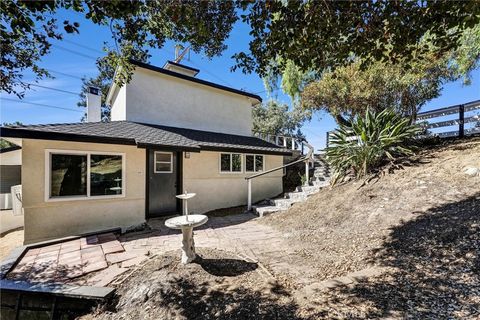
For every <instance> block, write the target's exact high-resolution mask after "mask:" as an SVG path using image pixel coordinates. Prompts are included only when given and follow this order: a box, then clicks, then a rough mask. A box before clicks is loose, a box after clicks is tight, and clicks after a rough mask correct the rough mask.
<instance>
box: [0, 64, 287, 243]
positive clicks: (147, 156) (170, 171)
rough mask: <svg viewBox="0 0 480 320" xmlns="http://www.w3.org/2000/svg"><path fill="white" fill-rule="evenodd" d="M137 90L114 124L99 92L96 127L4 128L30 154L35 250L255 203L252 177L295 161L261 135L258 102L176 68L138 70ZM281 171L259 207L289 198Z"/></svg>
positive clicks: (28, 208)
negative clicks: (185, 211)
mask: <svg viewBox="0 0 480 320" xmlns="http://www.w3.org/2000/svg"><path fill="white" fill-rule="evenodd" d="M133 63H134V65H135V66H136V68H135V71H134V74H133V77H132V80H131V81H130V83H128V84H126V85H124V86H122V87H119V86H117V85H115V84H113V85H112V87H111V88H110V91H109V93H108V103H109V104H110V105H111V106H112V109H111V121H110V122H100V95H99V94H100V93H99V92H98V89H95V88H90V92H89V94H88V96H87V100H88V102H87V104H88V107H87V122H82V123H68V124H46V125H26V126H14V127H2V128H1V129H0V130H1V131H0V134H1V136H2V137H7V138H8V139H9V140H10V141H15V142H16V143H18V144H19V145H21V146H22V192H23V208H24V215H25V243H32V242H37V241H43V240H47V239H52V238H58V237H64V236H70V235H79V234H84V233H87V232H95V231H100V230H105V229H109V228H116V227H120V228H122V229H123V230H126V229H129V228H132V227H134V226H138V225H141V224H142V223H144V222H145V221H146V219H149V218H154V217H161V216H164V215H171V214H175V213H180V212H182V208H181V205H182V204H181V202H180V201H178V200H177V199H176V198H175V195H176V194H179V193H183V192H184V191H185V190H187V191H188V192H195V193H196V194H197V196H196V197H195V198H193V199H192V200H191V201H189V209H190V211H192V212H194V213H205V212H208V211H211V210H214V209H219V208H227V207H233V206H238V205H245V204H246V203H247V182H246V180H245V177H247V176H250V175H252V174H254V173H256V172H260V171H264V170H268V169H271V168H275V167H278V166H281V165H282V164H283V158H284V156H285V155H290V154H291V152H290V151H289V150H287V149H285V148H282V147H279V146H278V145H276V144H273V143H269V142H267V141H265V140H262V139H259V138H257V137H254V136H253V135H252V107H254V106H255V105H257V104H259V103H261V98H260V97H259V96H257V95H255V94H251V93H247V92H244V91H241V90H237V89H233V88H230V87H226V86H222V85H219V84H215V83H212V82H208V81H204V80H201V79H198V78H196V77H195V76H196V74H197V73H198V72H199V70H198V69H194V68H191V67H187V66H184V65H181V64H178V63H175V62H171V61H169V62H167V63H166V64H165V65H164V67H163V68H160V67H155V66H152V65H148V64H144V63H140V62H133ZM282 176H283V172H282V171H281V170H279V171H276V172H273V173H269V174H267V175H264V176H261V177H258V178H257V179H256V181H255V183H254V184H253V187H252V188H253V191H252V197H253V201H258V200H261V199H264V198H267V197H272V196H275V195H278V194H280V193H281V192H282Z"/></svg>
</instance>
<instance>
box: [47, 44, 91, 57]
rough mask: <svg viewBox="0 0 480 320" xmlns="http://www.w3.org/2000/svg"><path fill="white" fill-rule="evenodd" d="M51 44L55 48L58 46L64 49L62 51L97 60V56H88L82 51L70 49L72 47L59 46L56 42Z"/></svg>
mask: <svg viewBox="0 0 480 320" xmlns="http://www.w3.org/2000/svg"><path fill="white" fill-rule="evenodd" d="M52 46H53V47H55V48H58V49H60V50H64V51H67V52H70V53H73V54H76V55H77V56H80V57H84V58H88V59H92V60H95V61H96V60H97V58H95V57H92V56H89V55H88V54H84V53H81V52H78V51H75V50H72V49H68V48H65V47H62V46H59V45H58V44H52Z"/></svg>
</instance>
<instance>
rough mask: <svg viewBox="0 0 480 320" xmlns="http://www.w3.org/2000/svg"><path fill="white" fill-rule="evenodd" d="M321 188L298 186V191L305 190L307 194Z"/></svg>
mask: <svg viewBox="0 0 480 320" xmlns="http://www.w3.org/2000/svg"><path fill="white" fill-rule="evenodd" d="M319 190H320V187H318V186H301V187H297V191H299V192H305V193H306V194H307V195H311V194H314V193H316V192H318V191H319Z"/></svg>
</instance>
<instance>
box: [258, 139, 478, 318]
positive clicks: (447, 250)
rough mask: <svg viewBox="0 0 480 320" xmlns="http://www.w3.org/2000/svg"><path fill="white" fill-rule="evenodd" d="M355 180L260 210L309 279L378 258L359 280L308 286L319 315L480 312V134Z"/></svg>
mask: <svg viewBox="0 0 480 320" xmlns="http://www.w3.org/2000/svg"><path fill="white" fill-rule="evenodd" d="M414 160H416V161H414V162H413V163H412V164H411V165H410V166H408V167H404V169H403V170H397V171H396V172H395V173H394V174H387V175H385V176H383V177H381V178H380V179H379V180H378V181H376V182H372V183H370V184H368V185H366V186H363V187H361V188H360V185H361V183H348V184H345V185H342V186H337V187H334V188H332V189H330V190H324V191H322V192H320V193H319V194H317V195H315V196H313V197H312V198H310V199H309V201H307V202H305V203H303V204H300V205H298V206H295V207H293V208H292V209H291V210H289V211H287V212H284V213H280V214H276V215H272V216H270V217H268V218H267V219H265V220H263V221H264V223H267V224H269V225H274V226H275V227H277V228H279V229H280V230H282V231H283V232H285V233H286V234H287V235H288V236H289V238H290V239H291V241H292V244H293V243H294V244H296V245H297V246H299V247H300V248H301V249H300V250H299V253H300V254H301V256H302V258H303V259H300V260H298V261H296V263H299V264H302V265H310V266H311V268H310V270H311V274H309V275H308V276H310V277H311V278H312V281H313V279H317V280H321V279H330V278H335V277H340V276H345V275H347V274H348V273H351V272H354V271H359V270H362V269H365V268H371V267H372V266H377V267H382V268H386V270H388V271H386V272H385V273H384V274H382V275H381V276H378V277H374V278H371V279H369V280H368V281H367V282H364V283H360V284H357V285H351V286H348V287H342V288H338V289H335V290H320V291H319V292H314V293H312V294H311V295H310V297H309V300H310V302H311V303H312V304H314V305H316V306H317V307H318V306H321V307H319V308H317V309H319V310H321V315H322V318H323V317H325V318H348V317H353V318H377V317H394V318H395V317H399V318H403V317H408V318H410V317H411V318H416V319H426V318H430V319H439V318H458V319H462V318H463V319H465V318H479V317H480V311H479V310H480V291H479V290H480V278H479V275H480V258H479V257H480V234H479V231H480V176H468V175H466V174H464V173H463V169H464V168H465V167H467V166H475V167H477V168H480V139H471V140H467V141H464V142H457V143H454V144H450V145H447V146H442V147H437V148H433V149H431V150H426V151H424V152H422V153H421V154H419V156H418V157H416V159H414Z"/></svg>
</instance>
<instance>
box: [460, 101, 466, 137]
mask: <svg viewBox="0 0 480 320" xmlns="http://www.w3.org/2000/svg"><path fill="white" fill-rule="evenodd" d="M458 113H459V114H458V136H459V137H460V138H463V137H464V136H465V124H464V121H465V106H464V105H463V104H461V105H460V106H459V107H458Z"/></svg>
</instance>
